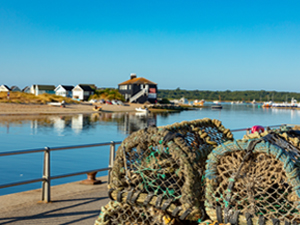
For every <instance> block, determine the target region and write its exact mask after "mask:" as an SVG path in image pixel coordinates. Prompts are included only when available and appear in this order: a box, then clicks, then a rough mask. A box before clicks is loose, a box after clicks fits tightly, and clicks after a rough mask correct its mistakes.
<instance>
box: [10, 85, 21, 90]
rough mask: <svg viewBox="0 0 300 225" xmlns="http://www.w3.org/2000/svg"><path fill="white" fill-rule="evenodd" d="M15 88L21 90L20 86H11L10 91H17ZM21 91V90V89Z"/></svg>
mask: <svg viewBox="0 0 300 225" xmlns="http://www.w3.org/2000/svg"><path fill="white" fill-rule="evenodd" d="M15 88H19V87H18V86H11V87H10V89H11V90H12V89H15ZM19 89H20V88H19Z"/></svg>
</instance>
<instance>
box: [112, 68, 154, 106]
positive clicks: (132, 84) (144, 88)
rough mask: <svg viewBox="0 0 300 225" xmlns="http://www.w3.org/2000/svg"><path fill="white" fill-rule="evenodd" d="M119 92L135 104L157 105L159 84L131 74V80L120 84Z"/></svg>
mask: <svg viewBox="0 0 300 225" xmlns="http://www.w3.org/2000/svg"><path fill="white" fill-rule="evenodd" d="M118 89H119V92H120V93H121V94H122V95H123V96H124V98H125V100H126V101H129V102H135V103H145V102H146V101H148V102H150V103H155V102H156V101H157V84H156V83H154V82H152V81H150V80H147V79H146V78H143V77H137V76H136V74H134V73H132V74H130V79H129V80H127V81H124V82H122V83H120V84H118Z"/></svg>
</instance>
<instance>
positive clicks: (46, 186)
mask: <svg viewBox="0 0 300 225" xmlns="http://www.w3.org/2000/svg"><path fill="white" fill-rule="evenodd" d="M121 143H122V142H121V141H116V142H114V141H111V142H106V143H96V144H88V145H73V146H64V147H54V148H50V147H45V148H40V149H30V150H21V151H10V152H1V153H0V157H2V156H11V155H21V154H29V153H37V152H44V163H43V176H42V178H37V179H32V180H26V181H21V182H15V183H10V184H4V185H0V189H1V188H7V187H13V186H18V185H24V184H31V183H36V182H42V201H44V202H50V201H51V189H50V187H51V180H54V179H60V178H65V177H71V176H77V175H82V174H87V173H92V172H100V171H107V170H110V169H111V168H112V167H113V163H114V158H115V149H116V145H119V144H121ZM108 145H109V146H110V153H109V162H108V167H106V168H100V169H94V170H88V171H81V172H77V173H68V174H62V175H58V176H51V174H50V152H52V151H58V150H70V149H78V148H91V147H100V146H108ZM109 181H110V173H108V182H109Z"/></svg>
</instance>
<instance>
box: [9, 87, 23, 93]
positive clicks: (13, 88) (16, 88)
mask: <svg viewBox="0 0 300 225" xmlns="http://www.w3.org/2000/svg"><path fill="white" fill-rule="evenodd" d="M10 90H11V91H14V92H16V91H18V92H21V89H20V88H19V87H18V86H11V87H10Z"/></svg>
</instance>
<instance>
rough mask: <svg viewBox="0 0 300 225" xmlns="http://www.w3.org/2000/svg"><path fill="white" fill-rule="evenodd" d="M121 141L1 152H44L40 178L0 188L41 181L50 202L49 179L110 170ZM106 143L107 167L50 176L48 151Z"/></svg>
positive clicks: (6, 154) (14, 153)
mask: <svg viewBox="0 0 300 225" xmlns="http://www.w3.org/2000/svg"><path fill="white" fill-rule="evenodd" d="M281 126H293V125H292V124H280V125H272V126H264V127H265V128H266V127H269V128H272V127H281ZM250 130H251V128H242V129H233V130H231V132H241V131H246V132H249V131H250ZM121 143H122V142H121V141H117V142H114V141H112V142H106V143H96V144H89V145H75V146H65V147H55V148H49V147H45V148H41V149H31V150H21V151H11V152H2V153H0V157H2V156H10V155H21V154H29V153H37V152H44V163H43V176H42V178H38V179H32V180H27V181H21V182H16V183H11V184H4V185H0V189H1V188H7V187H13V186H18V185H24V184H30V183H36V182H42V201H44V202H50V201H51V192H50V187H51V182H50V181H51V180H54V179H60V178H65V177H71V176H77V175H82V174H87V173H92V172H100V171H108V170H110V169H111V168H112V167H113V163H114V159H115V146H116V145H119V144H121ZM107 145H110V155H109V162H108V167H106V168H100V169H95V170H88V171H82V172H77V173H69V174H63V175H58V176H51V174H50V152H51V151H58V150H69V149H78V148H91V147H100V146H107ZM109 182H110V173H108V183H109Z"/></svg>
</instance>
